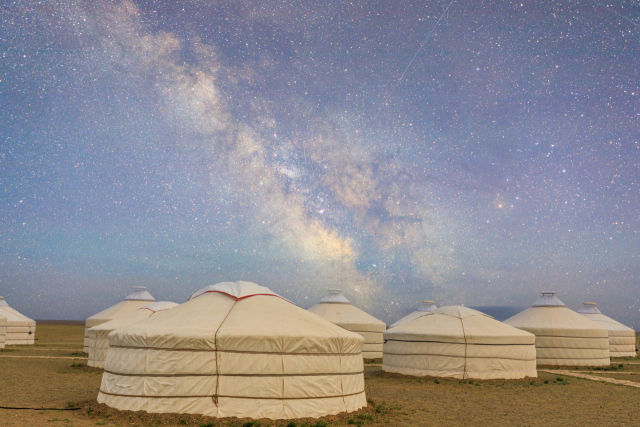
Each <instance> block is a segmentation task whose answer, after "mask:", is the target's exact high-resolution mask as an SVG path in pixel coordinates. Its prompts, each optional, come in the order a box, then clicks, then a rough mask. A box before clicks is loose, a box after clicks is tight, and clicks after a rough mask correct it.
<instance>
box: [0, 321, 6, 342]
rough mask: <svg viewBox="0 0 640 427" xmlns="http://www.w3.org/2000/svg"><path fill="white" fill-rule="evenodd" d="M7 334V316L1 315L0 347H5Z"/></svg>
mask: <svg viewBox="0 0 640 427" xmlns="http://www.w3.org/2000/svg"><path fill="white" fill-rule="evenodd" d="M6 336H7V318H6V317H4V316H2V315H0V349H1V348H4V346H5V344H4V342H5V339H6Z"/></svg>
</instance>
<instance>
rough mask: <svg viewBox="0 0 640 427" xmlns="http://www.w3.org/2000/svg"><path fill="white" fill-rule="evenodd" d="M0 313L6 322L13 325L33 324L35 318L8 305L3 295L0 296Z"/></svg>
mask: <svg viewBox="0 0 640 427" xmlns="http://www.w3.org/2000/svg"><path fill="white" fill-rule="evenodd" d="M2 303H4V304H2ZM0 315H2V316H4V317H6V318H7V324H8V323H11V324H12V325H15V326H33V325H35V324H36V321H35V320H33V319H30V318H29V317H27V316H25V315H24V314H22V313H20V312H19V311H18V310H16V309H14V308H12V307H9V304H7V302H6V301H5V299H4V298H3V297H0Z"/></svg>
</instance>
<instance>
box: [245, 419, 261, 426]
mask: <svg viewBox="0 0 640 427" xmlns="http://www.w3.org/2000/svg"><path fill="white" fill-rule="evenodd" d="M242 427H260V422H258V421H255V420H254V421H247V422H246V423H244V424H242Z"/></svg>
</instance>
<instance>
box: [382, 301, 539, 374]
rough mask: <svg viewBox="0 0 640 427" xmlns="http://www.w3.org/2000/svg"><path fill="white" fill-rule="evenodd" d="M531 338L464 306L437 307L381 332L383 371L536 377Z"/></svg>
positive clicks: (534, 351) (533, 347)
mask: <svg viewBox="0 0 640 427" xmlns="http://www.w3.org/2000/svg"><path fill="white" fill-rule="evenodd" d="M535 341H536V337H535V336H534V335H533V334H530V333H528V332H525V331H522V330H520V329H516V328H514V327H512V326H509V325H505V324H504V323H502V322H499V321H497V320H495V319H494V318H493V317H491V316H489V315H486V314H484V313H481V312H479V311H476V310H473V309H471V308H467V307H458V306H451V307H440V308H438V309H436V310H434V311H432V312H430V313H428V314H427V315H424V316H420V317H419V318H417V319H414V320H412V321H410V322H407V323H404V324H402V325H400V326H397V327H395V328H391V329H389V330H387V331H386V332H385V333H384V354H383V356H382V370H384V371H387V372H395V373H399V374H404V375H414V376H425V375H430V376H434V377H450V378H460V379H466V378H473V379H482V380H486V379H498V378H503V379H514V378H524V377H537V376H538V374H537V371H536V347H535Z"/></svg>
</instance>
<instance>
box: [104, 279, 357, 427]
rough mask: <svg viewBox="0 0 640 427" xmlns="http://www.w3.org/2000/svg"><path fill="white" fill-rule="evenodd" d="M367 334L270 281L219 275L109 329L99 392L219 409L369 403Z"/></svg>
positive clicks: (170, 407) (125, 402)
mask: <svg viewBox="0 0 640 427" xmlns="http://www.w3.org/2000/svg"><path fill="white" fill-rule="evenodd" d="M363 342H364V340H363V338H362V337H361V336H360V335H358V334H355V333H352V332H349V331H346V330H344V329H342V328H340V327H338V326H336V325H334V324H332V323H331V322H328V321H326V320H325V319H322V318H321V317H319V316H316V315H315V314H313V313H309V312H308V311H306V310H304V309H302V308H300V307H298V306H296V305H295V304H293V303H292V302H290V301H288V300H286V299H284V298H282V297H281V296H279V295H278V294H276V293H274V292H272V291H271V290H269V289H268V288H266V287H263V286H259V285H256V284H255V283H250V282H223V283H218V284H216V285H213V286H207V287H205V288H203V289H200V290H199V291H197V292H195V293H194V294H193V295H192V296H191V298H189V300H188V301H187V302H185V303H183V304H180V305H179V306H177V307H174V308H172V309H170V310H165V311H162V312H159V313H156V314H155V315H153V316H151V317H150V318H148V319H144V320H141V321H139V322H137V323H135V324H132V325H128V326H124V327H121V328H118V329H116V330H115V331H113V332H111V333H110V334H109V351H108V353H107V359H106V361H105V371H104V374H103V377H102V384H101V386H100V391H99V393H98V402H99V403H104V404H106V405H108V406H110V407H113V408H117V409H120V410H129V411H147V412H151V413H190V414H202V415H206V416H211V417H218V418H222V417H238V418H244V417H249V418H270V419H290V418H304V417H310V418H318V417H322V416H326V415H333V414H338V413H340V412H345V411H346V412H352V411H356V410H358V409H360V408H362V407H364V406H366V404H367V402H366V397H365V390H364V372H363V371H364V362H363V360H362V344H363Z"/></svg>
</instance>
